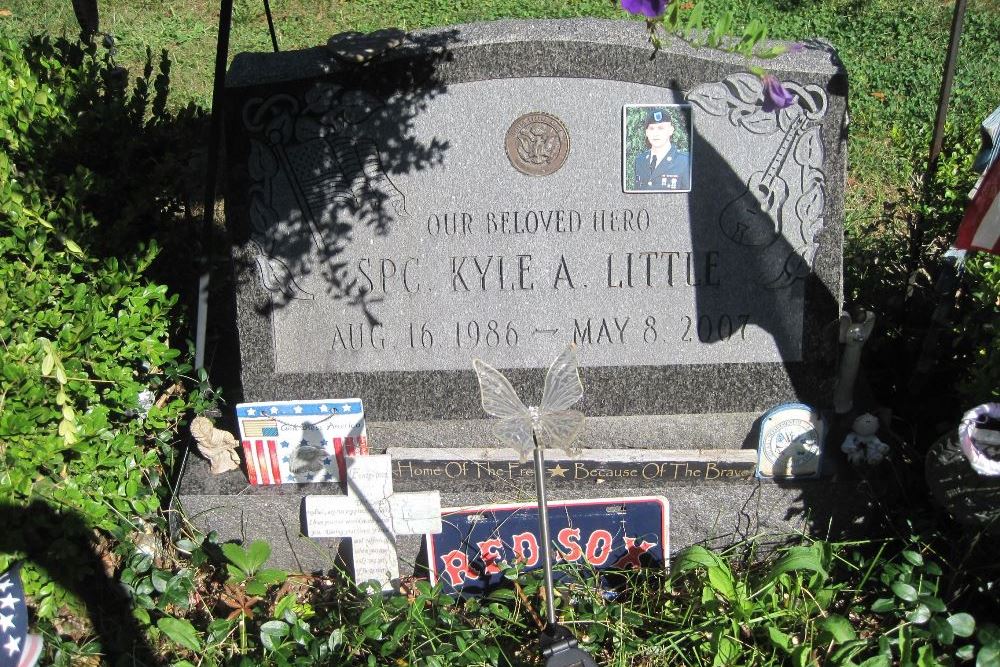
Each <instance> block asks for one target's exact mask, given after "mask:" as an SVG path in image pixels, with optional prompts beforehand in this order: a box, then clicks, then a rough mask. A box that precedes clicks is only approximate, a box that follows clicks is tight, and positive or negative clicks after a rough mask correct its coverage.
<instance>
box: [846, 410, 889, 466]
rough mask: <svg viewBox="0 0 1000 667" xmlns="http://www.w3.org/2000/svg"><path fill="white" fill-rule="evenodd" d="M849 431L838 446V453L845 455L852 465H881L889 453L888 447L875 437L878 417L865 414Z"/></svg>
mask: <svg viewBox="0 0 1000 667" xmlns="http://www.w3.org/2000/svg"><path fill="white" fill-rule="evenodd" d="M851 429H852V431H851V432H850V433H848V434H847V437H846V438H844V444H842V445H841V446H840V451H842V452H844V453H845V454H847V460H848V461H850V462H851V463H852V464H854V465H861V464H867V465H870V466H873V465H878V464H879V463H881V462H882V461H883V460H884V459H885V456H886V454H888V453H889V445H887V444H885V443H884V442H882V441H881V440H879V439H878V436H876V435H875V433H876V432H878V417H876V416H875V415H873V414H871V413H867V412H866V413H865V414H863V415H859V416H858V418H857V419H855V420H854V424H852V426H851Z"/></svg>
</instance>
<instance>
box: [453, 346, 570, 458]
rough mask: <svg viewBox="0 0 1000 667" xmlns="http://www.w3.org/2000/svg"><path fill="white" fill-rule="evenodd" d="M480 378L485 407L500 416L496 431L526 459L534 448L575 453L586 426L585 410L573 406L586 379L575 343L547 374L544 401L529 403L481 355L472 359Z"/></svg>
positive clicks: (480, 388)
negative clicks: (530, 405) (583, 375)
mask: <svg viewBox="0 0 1000 667" xmlns="http://www.w3.org/2000/svg"><path fill="white" fill-rule="evenodd" d="M472 366H473V368H475V369H476V376H477V377H478V378H479V391H480V394H481V398H482V402H483V410H485V411H486V412H487V413H488V414H490V415H492V416H494V417H497V418H499V420H500V421H499V422H497V424H496V425H495V426H494V427H493V433H494V434H495V435H496V436H497V438H499V439H500V441H501V442H503V443H505V444H508V445H510V446H511V447H513V448H514V449H515V450H517V452H518V453H519V454H520V456H521V462H522V463H524V462H526V461H527V460H528V458H529V457H530V456H531V453H532V450H533V449H534V448H535V445H536V439H537V444H538V446H539V447H555V448H558V449H564V450H566V452H567V453H568V454H571V455H572V454H576V453H578V452H579V450H578V449H576V448H574V447H573V443H574V442H575V441H576V439H577V437H578V436H579V435H580V431H582V430H583V422H584V417H583V413H581V412H579V411H577V410H571V409H570V407H572V406H573V405H574V404H575V403H576V402H577V401H579V400H580V399H581V398H583V383H582V382H580V369H579V366H578V365H577V362H576V346H575V345H573V344H572V343H571V344H570V345H567V346H566V349H565V350H563V351H562V353H561V354H560V355H559V356H558V357H556V360H555V361H553V362H552V365H551V366H549V372H548V373H547V374H546V376H545V389H544V391H543V392H542V404H541V405H540V406H538V407H530V408H529V407H527V406H526V405H525V404H524V403H523V402H522V401H521V399H520V398H518V396H517V392H515V391H514V387H512V386H511V384H510V382H508V380H507V378H505V377H504V376H503V374H501V373H500V371H498V370H497V369H495V368H493V367H492V366H490V365H489V364H487V363H486V362H484V361H482V360H481V359H476V360H474V361H473V362H472Z"/></svg>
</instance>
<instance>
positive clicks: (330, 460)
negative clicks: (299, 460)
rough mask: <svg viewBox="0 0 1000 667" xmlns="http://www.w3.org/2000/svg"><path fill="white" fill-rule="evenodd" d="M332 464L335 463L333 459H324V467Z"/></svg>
mask: <svg viewBox="0 0 1000 667" xmlns="http://www.w3.org/2000/svg"><path fill="white" fill-rule="evenodd" d="M331 463H333V459H331V458H330V457H329V456H328V457H326V458H325V459H323V465H325V466H328V465H330V464H331Z"/></svg>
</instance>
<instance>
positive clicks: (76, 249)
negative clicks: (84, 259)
mask: <svg viewBox="0 0 1000 667" xmlns="http://www.w3.org/2000/svg"><path fill="white" fill-rule="evenodd" d="M63 245H65V246H66V249H67V250H69V251H70V252H71V253H73V254H74V255H77V256H83V249H82V248H80V246H79V245H77V243H76V241H74V240H73V239H68V238H63Z"/></svg>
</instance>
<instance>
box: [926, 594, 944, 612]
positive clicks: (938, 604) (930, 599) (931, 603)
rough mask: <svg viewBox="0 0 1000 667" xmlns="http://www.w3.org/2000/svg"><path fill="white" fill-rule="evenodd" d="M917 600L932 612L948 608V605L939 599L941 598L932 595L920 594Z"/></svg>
mask: <svg viewBox="0 0 1000 667" xmlns="http://www.w3.org/2000/svg"><path fill="white" fill-rule="evenodd" d="M919 600H920V602H922V603H923V604H925V605H927V608H928V609H930V610H931V611H933V612H937V613H941V612H944V611H947V610H948V607H946V606H945V604H944V602H942V601H941V598H938V597H934V596H933V595H921V596H920V598H919Z"/></svg>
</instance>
